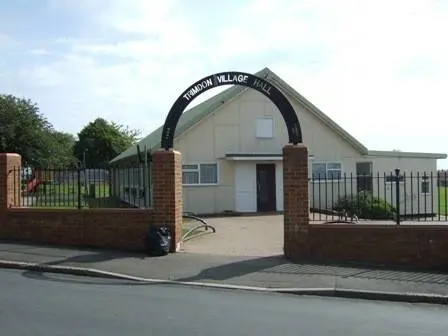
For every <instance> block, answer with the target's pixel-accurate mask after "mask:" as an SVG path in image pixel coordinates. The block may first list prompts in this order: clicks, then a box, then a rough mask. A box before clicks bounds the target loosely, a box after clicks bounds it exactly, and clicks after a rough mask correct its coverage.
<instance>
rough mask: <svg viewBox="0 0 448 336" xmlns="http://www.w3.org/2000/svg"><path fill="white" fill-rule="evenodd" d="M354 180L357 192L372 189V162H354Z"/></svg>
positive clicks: (370, 190)
mask: <svg viewBox="0 0 448 336" xmlns="http://www.w3.org/2000/svg"><path fill="white" fill-rule="evenodd" d="M356 182H357V189H358V193H359V192H361V191H367V192H372V191H373V173H372V162H370V161H369V162H357V163H356Z"/></svg>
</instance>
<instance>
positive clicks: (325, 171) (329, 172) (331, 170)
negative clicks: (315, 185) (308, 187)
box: [311, 162, 342, 182]
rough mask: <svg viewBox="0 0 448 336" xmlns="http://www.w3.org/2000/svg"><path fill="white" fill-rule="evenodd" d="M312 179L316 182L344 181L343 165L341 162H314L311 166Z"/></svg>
mask: <svg viewBox="0 0 448 336" xmlns="http://www.w3.org/2000/svg"><path fill="white" fill-rule="evenodd" d="M311 173H312V175H311V176H312V179H313V181H315V182H318V181H319V180H322V181H339V180H340V179H342V163H340V162H313V163H312V164H311Z"/></svg>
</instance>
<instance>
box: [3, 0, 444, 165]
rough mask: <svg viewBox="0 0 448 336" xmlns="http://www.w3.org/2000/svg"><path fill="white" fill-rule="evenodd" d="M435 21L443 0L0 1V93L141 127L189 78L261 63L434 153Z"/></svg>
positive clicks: (437, 104) (371, 126)
mask: <svg viewBox="0 0 448 336" xmlns="http://www.w3.org/2000/svg"><path fill="white" fill-rule="evenodd" d="M446 32H448V1H445V0H439V1H436V0H433V1H432V0H407V1H406V0H403V1H402V0H394V1H387V0H377V1H359V0H337V1H336V0H314V1H313V0H276V1H271V0H251V1H247V0H238V1H237V0H231V1H225V2H217V1H216V2H215V1H208V0H188V1H187V0H165V1H149V0H146V1H145V0H40V1H29V0H15V1H9V0H0V53H1V55H2V57H1V58H0V92H2V93H11V94H15V95H19V96H26V97H29V98H31V99H32V100H34V101H36V102H37V103H38V104H39V106H40V108H41V110H42V112H44V113H45V115H46V116H47V117H48V119H49V120H50V121H51V122H52V123H53V124H54V125H55V127H56V128H58V129H61V130H63V131H66V132H71V133H77V132H78V131H79V130H80V129H81V128H82V127H83V125H85V124H86V123H87V122H89V121H91V120H93V119H94V118H96V117H98V116H101V117H104V118H106V119H109V120H113V121H116V122H119V123H122V124H125V125H129V126H130V127H133V128H138V129H141V130H142V132H143V134H144V135H146V134H147V133H149V132H150V131H152V130H153V129H154V128H156V127H157V126H159V125H160V124H161V123H163V120H164V118H165V116H166V114H167V112H168V110H169V108H170V107H171V104H172V103H173V102H174V100H175V99H176V98H177V96H178V95H179V94H180V93H181V92H182V91H183V90H184V89H185V88H186V87H187V86H188V85H189V84H191V83H193V82H194V81H196V80H197V79H199V78H202V77H204V76H206V75H208V74H210V73H213V72H220V71H225V70H240V71H245V72H255V71H258V70H260V69H262V68H264V67H266V66H267V67H269V68H271V70H273V71H274V72H275V73H277V74H278V75H279V76H280V77H282V78H283V79H284V80H285V81H287V82H288V83H289V84H290V85H292V86H293V87H294V88H295V89H296V90H297V91H299V92H300V93H301V94H302V95H304V96H305V97H307V98H308V99H309V100H310V101H311V102H313V103H314V104H315V105H317V106H318V107H319V108H320V109H321V110H323V111H324V112H325V113H326V114H327V115H328V116H330V118H332V119H333V120H335V121H336V122H337V123H339V124H340V125H341V126H342V127H343V128H345V129H346V130H347V131H349V132H350V133H351V134H352V135H354V136H355V137H356V138H357V139H358V140H360V141H361V142H362V143H363V144H365V145H366V146H367V147H368V148H370V149H381V150H392V149H400V150H403V151H420V152H441V153H445V152H448V141H447V140H448V135H447V132H446V129H447V124H448V117H447V113H448V99H446V90H447V88H448V39H447V38H446ZM216 90H217V91H212V92H211V94H214V93H216V92H218V89H216ZM206 97H208V96H207V95H203V96H201V98H202V100H203V99H205V98H206ZM199 101H200V100H195V102H194V103H196V104H197V103H198V102H199ZM440 166H441V167H446V168H448V162H446V160H444V161H441V162H440Z"/></svg>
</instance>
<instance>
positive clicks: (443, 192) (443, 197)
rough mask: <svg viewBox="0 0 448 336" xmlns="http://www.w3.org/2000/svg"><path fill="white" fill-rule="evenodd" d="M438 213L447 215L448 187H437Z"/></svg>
mask: <svg viewBox="0 0 448 336" xmlns="http://www.w3.org/2000/svg"><path fill="white" fill-rule="evenodd" d="M439 213H440V214H441V215H446V214H448V187H439Z"/></svg>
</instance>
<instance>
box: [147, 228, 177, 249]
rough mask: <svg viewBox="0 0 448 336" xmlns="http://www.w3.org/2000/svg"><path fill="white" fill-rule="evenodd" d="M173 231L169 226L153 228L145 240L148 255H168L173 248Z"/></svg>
mask: <svg viewBox="0 0 448 336" xmlns="http://www.w3.org/2000/svg"><path fill="white" fill-rule="evenodd" d="M171 239H172V237H171V231H170V228H169V227H168V226H159V227H155V226H151V227H150V228H149V229H148V232H147V234H146V239H145V248H146V253H147V254H148V255H150V256H163V255H167V254H168V253H169V251H170V246H171Z"/></svg>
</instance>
